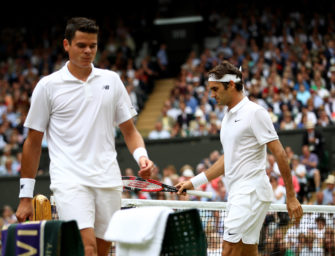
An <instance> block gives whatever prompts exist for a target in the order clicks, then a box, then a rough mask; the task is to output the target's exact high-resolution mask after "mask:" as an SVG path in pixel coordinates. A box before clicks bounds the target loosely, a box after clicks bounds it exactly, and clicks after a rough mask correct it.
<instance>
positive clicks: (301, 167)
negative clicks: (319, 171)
mask: <svg viewBox="0 0 335 256" xmlns="http://www.w3.org/2000/svg"><path fill="white" fill-rule="evenodd" d="M294 173H295V175H296V176H297V179H298V181H299V183H303V184H307V178H306V173H307V171H306V167H305V165H303V164H298V166H297V167H296V169H295V170H294ZM300 175H304V177H303V178H301V177H300Z"/></svg>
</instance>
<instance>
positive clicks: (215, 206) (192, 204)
mask: <svg viewBox="0 0 335 256" xmlns="http://www.w3.org/2000/svg"><path fill="white" fill-rule="evenodd" d="M147 206H166V207H170V208H173V209H189V208H197V209H204V210H220V209H222V210H224V209H226V207H227V203H226V202H203V201H176V200H145V199H122V207H147ZM302 209H303V211H304V213H313V212H324V213H335V206H331V205H302ZM269 211H271V212H287V208H286V204H271V206H270V209H269Z"/></svg>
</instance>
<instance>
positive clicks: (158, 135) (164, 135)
mask: <svg viewBox="0 0 335 256" xmlns="http://www.w3.org/2000/svg"><path fill="white" fill-rule="evenodd" d="M170 137H171V135H170V133H169V132H168V131H166V130H161V131H157V130H153V131H151V132H150V133H149V135H148V139H150V140H156V139H169V138H170Z"/></svg>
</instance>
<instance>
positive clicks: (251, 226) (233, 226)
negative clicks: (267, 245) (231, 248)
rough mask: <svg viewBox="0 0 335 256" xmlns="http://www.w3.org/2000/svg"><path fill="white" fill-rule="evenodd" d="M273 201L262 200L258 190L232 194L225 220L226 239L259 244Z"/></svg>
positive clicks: (224, 237)
mask: <svg viewBox="0 0 335 256" xmlns="http://www.w3.org/2000/svg"><path fill="white" fill-rule="evenodd" d="M270 204H271V202H264V201H260V200H259V198H258V196H257V194H256V191H253V192H251V193H249V194H237V195H232V196H231V198H229V201H228V204H227V211H228V214H227V217H226V219H225V221H224V236H223V239H224V240H225V241H228V242H231V243H238V242H239V241H240V240H241V239H242V242H243V243H244V244H258V243H259V235H260V231H261V228H262V226H263V222H264V219H265V216H266V214H267V212H268V210H269V207H270Z"/></svg>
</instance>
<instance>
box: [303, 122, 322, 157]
mask: <svg viewBox="0 0 335 256" xmlns="http://www.w3.org/2000/svg"><path fill="white" fill-rule="evenodd" d="M305 128H306V130H305V131H304V133H303V139H302V145H307V146H308V148H309V151H310V152H312V153H314V154H316V155H317V156H318V158H319V159H322V155H323V152H324V138H323V136H322V134H321V133H320V132H319V131H318V130H316V129H315V125H314V124H313V123H312V122H310V121H308V122H307V123H306V127H305Z"/></svg>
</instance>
